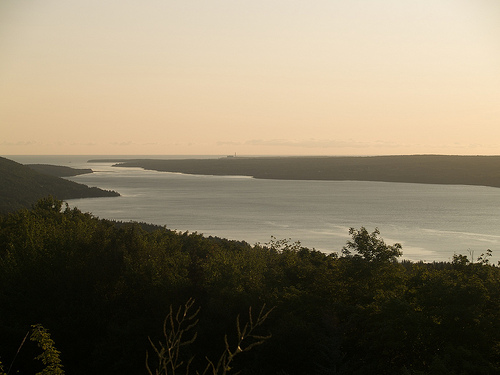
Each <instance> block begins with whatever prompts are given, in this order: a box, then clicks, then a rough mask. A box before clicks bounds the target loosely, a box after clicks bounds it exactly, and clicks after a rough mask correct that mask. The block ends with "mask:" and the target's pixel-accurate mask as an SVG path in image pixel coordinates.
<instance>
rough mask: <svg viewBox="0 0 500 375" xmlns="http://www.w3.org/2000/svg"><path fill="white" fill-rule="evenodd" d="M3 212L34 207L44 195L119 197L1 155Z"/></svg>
mask: <svg viewBox="0 0 500 375" xmlns="http://www.w3.org/2000/svg"><path fill="white" fill-rule="evenodd" d="M0 176H1V178H0V213H7V212H12V211H16V210H19V209H21V208H30V207H31V206H32V205H33V204H35V203H36V202H37V201H38V200H40V199H41V198H44V197H46V196H49V195H51V196H53V197H54V198H57V199H61V200H63V199H74V198H94V197H117V196H119V195H120V194H118V193H117V192H116V191H108V190H102V189H99V188H97V187H88V186H86V185H83V184H78V183H76V182H73V181H68V180H65V179H63V178H60V177H55V176H51V175H48V174H43V173H39V172H37V171H35V170H33V169H32V168H30V167H28V166H26V165H22V164H19V163H16V162H15V161H12V160H9V159H6V158H2V157H0Z"/></svg>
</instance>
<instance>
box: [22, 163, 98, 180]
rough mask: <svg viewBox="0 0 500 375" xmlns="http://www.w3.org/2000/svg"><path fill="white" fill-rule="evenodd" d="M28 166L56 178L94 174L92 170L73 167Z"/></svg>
mask: <svg viewBox="0 0 500 375" xmlns="http://www.w3.org/2000/svg"><path fill="white" fill-rule="evenodd" d="M26 165H27V166H28V167H30V168H31V169H33V170H35V171H37V172H39V173H43V174H49V175H51V176H56V177H72V176H78V175H81V174H87V173H93V172H94V171H93V170H92V169H90V168H85V169H77V168H71V167H64V166H61V165H51V164H26Z"/></svg>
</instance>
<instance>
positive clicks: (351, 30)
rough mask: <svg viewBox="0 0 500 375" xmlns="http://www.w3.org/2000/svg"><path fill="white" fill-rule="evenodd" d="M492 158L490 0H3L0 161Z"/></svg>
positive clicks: (499, 105)
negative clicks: (67, 157) (63, 157)
mask: <svg viewBox="0 0 500 375" xmlns="http://www.w3.org/2000/svg"><path fill="white" fill-rule="evenodd" d="M235 152H236V153H238V154H242V155H243V154H247V155H249V154H250V155H258V154H265V155H269V154H277V155H291V154H300V155H375V154H414V153H440V154H500V1H499V0H312V1H305V0H303V1H297V0H265V1H264V0H252V1H246V0H219V1H214V0H198V1H192V0H178V1H171V0H142V1H138V0H135V1H131V0H99V1H97V0H85V1H83V0H82V1H77V0H59V1H55V0H40V1H32V0H29V1H28V0H0V155H14V154H185V155H189V154H205V155H207V154H214V155H225V154H233V153H235Z"/></svg>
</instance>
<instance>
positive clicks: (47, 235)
mask: <svg viewBox="0 0 500 375" xmlns="http://www.w3.org/2000/svg"><path fill="white" fill-rule="evenodd" d="M351 235H352V240H351V241H349V243H348V244H347V245H346V247H345V248H344V249H343V251H341V252H340V254H339V255H337V254H333V255H326V254H323V253H321V252H318V251H315V250H310V249H307V248H304V247H302V246H300V244H298V243H295V244H291V243H288V242H287V241H272V242H271V243H269V244H266V245H255V246H250V245H249V244H247V243H245V242H236V241H229V240H225V239H220V238H212V237H210V238H206V237H203V236H202V235H199V234H196V233H176V232H173V231H169V230H167V229H165V228H160V227H153V226H142V225H140V224H137V223H136V224H133V223H130V224H124V223H114V222H111V221H107V220H101V219H98V218H96V217H94V216H92V215H91V214H88V213H82V212H80V211H79V210H78V209H70V208H68V207H64V206H63V205H62V203H61V202H60V201H57V200H54V199H52V198H47V199H44V200H41V201H39V202H38V203H37V204H36V205H35V206H34V207H33V208H32V209H31V210H21V211H18V212H16V213H11V214H9V215H5V216H2V217H0V363H1V364H3V366H4V371H6V370H7V368H8V367H9V366H10V364H11V363H12V361H13V359H14V358H15V357H16V352H17V350H18V348H19V345H20V343H21V341H22V340H23V338H24V337H25V336H26V334H27V332H29V331H30V327H31V325H33V324H41V325H42V326H43V327H45V328H47V329H49V330H50V332H51V339H52V340H54V342H55V346H56V347H57V350H58V351H60V352H61V354H60V359H61V361H62V364H63V365H64V370H65V372H66V374H69V375H72V374H141V373H142V374H146V373H147V371H146V367H145V356H146V352H147V351H149V352H150V353H152V347H151V342H153V343H157V342H160V341H161V340H162V338H163V334H164V332H163V331H162V327H163V323H164V319H165V316H167V315H168V314H169V312H171V311H172V310H171V308H170V306H174V311H175V307H176V306H183V305H184V304H185V303H186V301H188V300H189V298H193V299H194V301H195V306H194V307H193V309H195V310H196V309H197V307H201V310H200V311H199V314H198V315H197V319H199V321H198V322H197V325H196V332H197V337H196V340H195V341H193V342H192V343H191V344H190V345H189V346H187V347H186V349H185V350H184V351H183V352H182V353H181V354H180V355H181V356H185V360H190V359H191V358H193V357H194V359H193V362H192V368H200V366H201V368H202V366H204V364H206V358H210V359H217V358H219V356H220V353H222V352H224V348H225V342H224V335H225V334H227V335H228V336H227V337H228V340H229V343H228V346H229V347H234V344H235V342H232V341H231V340H233V339H232V337H235V336H236V335H235V332H236V329H235V319H236V316H238V315H240V316H241V317H245V316H248V309H249V307H250V306H252V307H253V308H254V311H259V310H260V308H261V307H262V306H263V305H264V304H265V305H266V306H269V307H273V306H274V310H273V311H272V312H271V313H270V314H269V316H268V317H267V319H266V321H265V322H263V324H262V325H261V326H260V327H258V329H259V332H257V335H263V336H266V335H268V334H271V335H272V337H271V338H270V339H268V340H266V342H265V343H263V344H262V345H259V346H256V347H254V348H252V350H250V351H249V352H247V353H242V354H241V355H240V356H238V357H237V358H235V360H234V362H233V363H232V367H233V368H234V369H235V370H242V371H243V372H242V373H243V374H496V373H499V372H500V363H499V362H500V270H499V268H497V267H495V266H493V265H490V264H489V263H488V259H489V253H486V254H485V255H484V256H482V257H481V259H480V260H479V261H476V262H475V263H472V262H471V260H469V259H467V257H465V256H461V255H457V256H455V257H454V258H453V260H452V261H451V262H448V263H434V264H423V263H411V262H398V257H399V255H400V254H401V247H400V246H399V245H398V244H395V245H392V246H390V245H386V244H385V243H384V241H383V240H382V239H381V238H380V236H379V233H378V231H377V230H375V231H374V232H371V233H370V232H368V231H367V230H366V229H365V228H360V229H359V230H356V229H352V230H351ZM149 339H150V340H151V342H150V340H149ZM37 350H38V348H37V347H36V345H35V344H34V343H31V342H28V341H27V342H26V343H24V345H23V347H22V348H21V350H20V351H19V354H17V358H16V360H15V361H14V365H13V367H12V371H11V373H15V371H19V372H20V373H21V374H33V373H35V372H37V371H40V368H39V367H37V366H40V365H39V364H38V363H36V361H33V358H35V357H36V356H37V355H39V352H37ZM151 366H152V365H151ZM0 371H1V370H0Z"/></svg>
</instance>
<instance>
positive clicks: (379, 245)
mask: <svg viewBox="0 0 500 375" xmlns="http://www.w3.org/2000/svg"><path fill="white" fill-rule="evenodd" d="M349 235H351V236H352V241H347V244H346V246H344V247H343V248H342V254H343V255H344V256H345V257H354V258H362V259H365V260H367V261H369V262H395V261H396V260H397V258H398V257H400V256H401V255H402V254H403V252H402V251H401V249H402V247H401V244H399V243H395V244H394V245H392V246H391V245H386V243H385V242H384V240H383V239H382V238H380V231H379V230H378V228H375V230H374V231H373V232H372V233H368V231H367V230H366V228H365V227H361V228H360V229H359V230H357V229H354V228H350V229H349ZM353 251H354V252H356V253H357V254H355V255H352V252H353Z"/></svg>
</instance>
